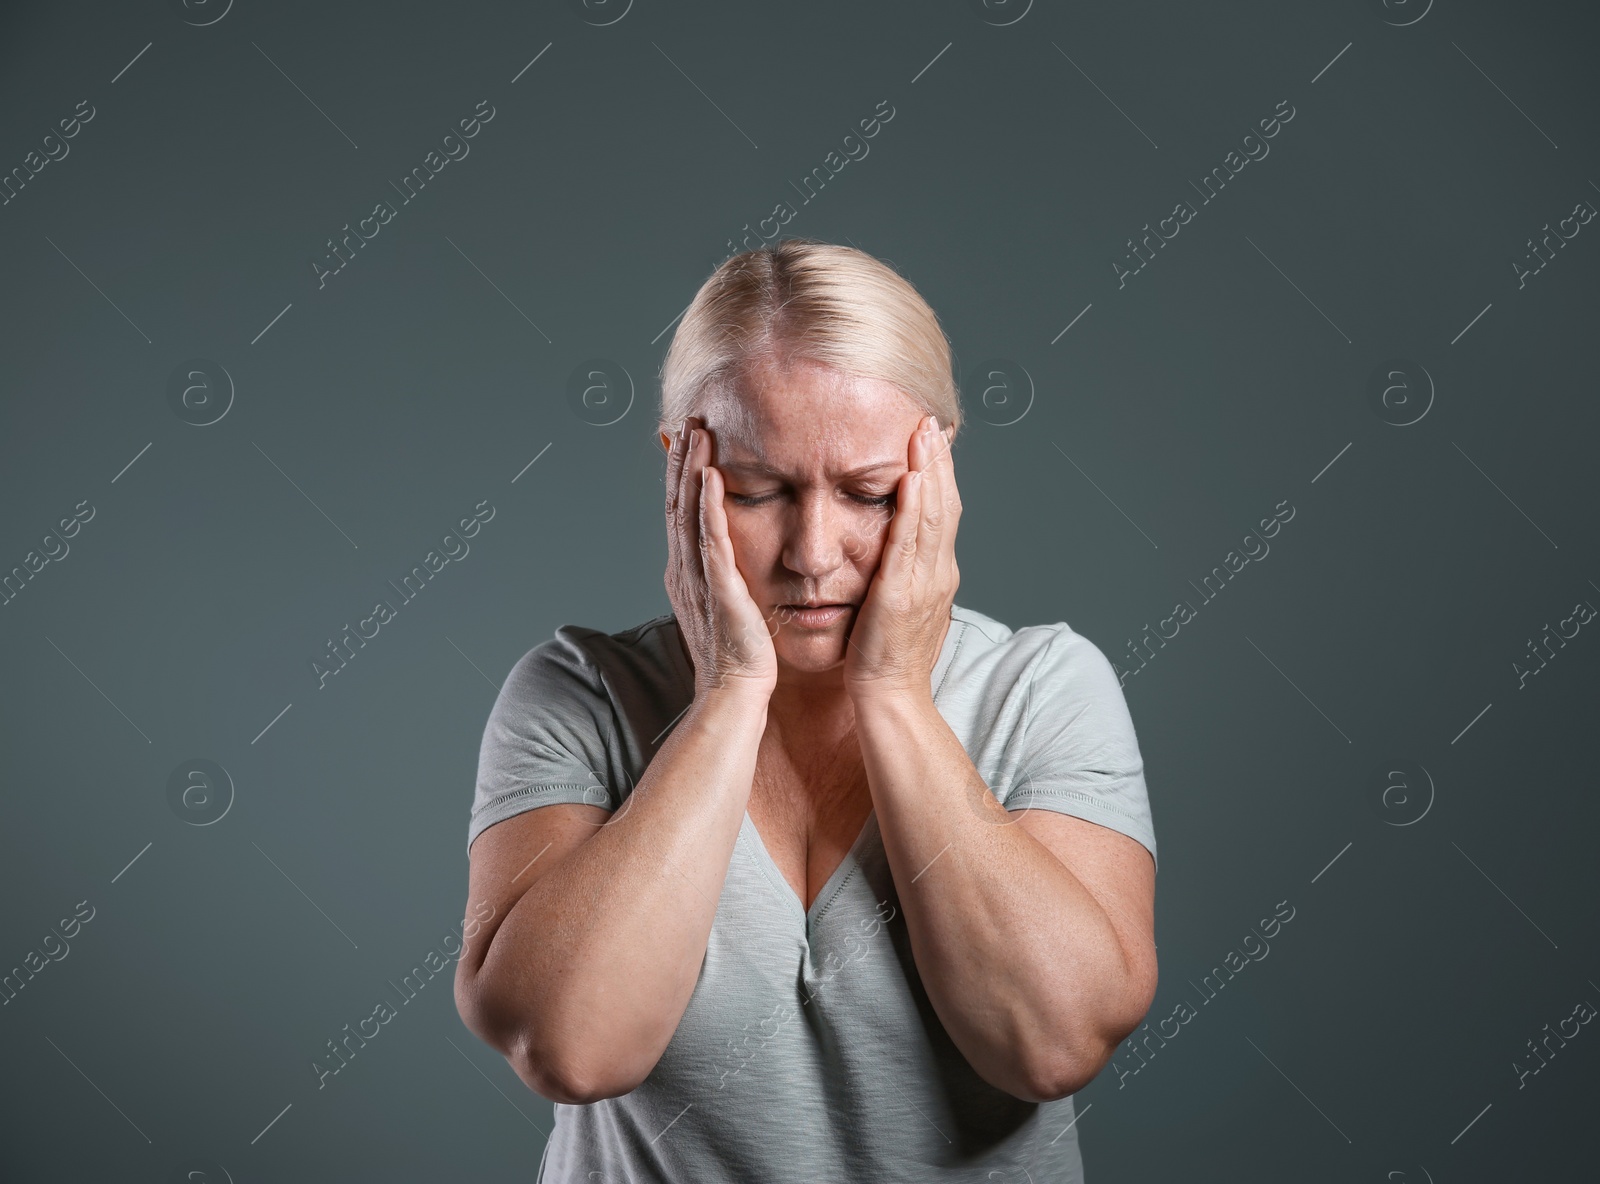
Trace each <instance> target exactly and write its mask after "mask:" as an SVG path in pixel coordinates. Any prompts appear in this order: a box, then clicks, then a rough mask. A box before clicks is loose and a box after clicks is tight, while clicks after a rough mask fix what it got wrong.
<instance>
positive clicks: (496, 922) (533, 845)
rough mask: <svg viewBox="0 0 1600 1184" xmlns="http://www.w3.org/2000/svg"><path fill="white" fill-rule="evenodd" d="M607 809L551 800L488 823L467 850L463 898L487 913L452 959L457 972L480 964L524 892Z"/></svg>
mask: <svg viewBox="0 0 1600 1184" xmlns="http://www.w3.org/2000/svg"><path fill="white" fill-rule="evenodd" d="M610 817H611V811H609V810H603V809H601V808H600V807H599V806H586V805H584V804H582V803H580V802H553V803H551V804H550V805H547V806H540V807H539V808H538V809H533V810H527V811H524V812H523V813H521V814H517V815H515V816H513V817H511V818H507V819H506V820H505V821H504V822H498V823H496V824H495V825H493V826H491V827H488V828H487V829H486V830H484V831H483V833H482V834H480V835H479V836H478V837H477V839H476V840H475V841H474V842H473V844H472V847H471V850H470V851H469V853H468V865H469V866H468V871H467V899H468V900H469V901H470V902H471V908H472V910H473V911H474V912H475V913H478V914H480V915H481V913H482V912H484V911H487V913H488V917H487V919H486V920H483V921H482V923H481V925H480V926H479V928H478V930H477V934H476V936H475V939H474V941H473V943H472V945H471V947H470V948H468V949H463V950H462V953H461V960H460V961H459V962H458V963H457V965H456V977H457V979H458V981H460V980H470V979H472V978H473V977H474V976H475V975H476V974H477V973H478V971H479V970H481V969H482V968H483V963H484V959H485V958H486V957H488V954H489V946H490V944H491V943H492V942H493V940H494V935H495V934H496V933H497V932H498V931H499V929H500V926H501V925H502V924H503V923H504V922H505V919H506V917H507V915H508V914H510V912H511V910H512V909H513V908H514V907H515V906H516V903H517V902H518V901H519V900H521V899H522V897H523V894H524V893H526V892H527V891H528V889H530V888H532V887H533V886H534V885H535V884H536V883H538V882H539V880H540V879H541V878H542V877H543V876H546V875H548V874H549V873H550V871H551V870H552V869H553V868H555V867H556V866H557V865H558V864H560V862H561V861H562V860H563V859H565V858H566V857H567V856H568V855H570V854H571V853H572V852H573V851H575V850H577V848H578V845H579V844H580V843H582V842H583V841H584V840H585V839H589V838H592V837H593V836H594V834H595V833H596V832H597V831H598V830H599V829H600V827H601V826H602V825H604V823H605V821H606V819H607V818H610Z"/></svg>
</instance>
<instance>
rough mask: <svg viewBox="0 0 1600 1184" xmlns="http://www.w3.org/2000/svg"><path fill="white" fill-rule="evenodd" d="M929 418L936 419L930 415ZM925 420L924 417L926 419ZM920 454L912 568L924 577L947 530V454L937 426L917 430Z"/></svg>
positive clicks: (937, 555) (938, 555)
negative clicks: (914, 549) (915, 543)
mask: <svg viewBox="0 0 1600 1184" xmlns="http://www.w3.org/2000/svg"><path fill="white" fill-rule="evenodd" d="M928 421H931V422H934V423H937V421H936V420H934V419H933V417H932V416H929V417H928ZM925 422H926V421H925ZM918 437H919V444H920V445H921V450H922V455H923V462H924V463H923V468H922V480H921V482H920V483H919V484H920V485H921V486H922V491H921V498H920V502H919V507H920V513H919V516H918V521H917V549H916V563H915V571H916V575H917V578H918V579H927V578H929V577H930V576H932V575H933V573H934V571H935V569H936V568H937V566H938V564H939V561H940V558H941V553H942V551H943V548H944V544H945V539H946V536H947V535H948V534H949V531H948V529H947V528H948V526H949V520H950V519H949V515H950V512H949V506H948V504H947V502H946V497H947V492H948V489H949V483H948V482H947V481H946V480H945V477H946V470H947V468H948V464H949V458H948V456H947V455H945V450H944V449H942V448H941V445H943V444H945V443H946V441H945V439H944V434H943V433H942V432H940V431H939V430H938V429H937V427H935V428H934V429H933V430H932V431H927V430H924V431H921V432H919V433H918Z"/></svg>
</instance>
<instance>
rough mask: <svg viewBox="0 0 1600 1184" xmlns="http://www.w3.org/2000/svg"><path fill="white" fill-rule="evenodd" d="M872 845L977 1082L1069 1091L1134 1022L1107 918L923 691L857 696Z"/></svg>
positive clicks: (1029, 1093)
mask: <svg viewBox="0 0 1600 1184" xmlns="http://www.w3.org/2000/svg"><path fill="white" fill-rule="evenodd" d="M856 728H857V734H858V736H859V738H860V743H861V751H862V756H863V758H864V760H865V763H866V770H867V778H868V781H869V783H870V785H871V789H872V799H873V805H874V808H875V810H876V811H877V816H878V822H879V830H880V832H881V833H882V836H883V846H884V850H885V852H886V854H887V856H888V859H889V866H890V870H891V872H892V873H893V876H894V881H895V886H896V889H897V891H898V892H899V895H900V900H901V903H902V905H903V911H904V914H905V919H906V928H907V930H908V932H909V935H910V940H911V949H912V955H913V957H914V958H915V960H916V964H917V970H918V973H919V974H920V976H921V979H922V983H923V986H924V988H925V989H926V991H927V993H928V998H929V1000H930V1001H931V1002H932V1004H933V1006H934V1009H935V1011H936V1012H937V1013H938V1015H939V1018H940V1020H941V1021H942V1022H943V1023H944V1026H945V1030H946V1031H947V1032H949V1034H950V1038H951V1039H952V1040H953V1041H954V1042H955V1044H956V1046H957V1047H958V1048H959V1049H961V1051H962V1053H963V1054H964V1055H965V1056H966V1058H967V1060H968V1061H969V1062H970V1063H971V1064H972V1066H973V1068H974V1069H975V1070H976V1071H977V1072H978V1074H979V1075H980V1076H982V1077H983V1078H984V1079H985V1080H986V1081H988V1082H990V1083H991V1084H993V1085H995V1086H996V1087H998V1088H1001V1089H1004V1090H1006V1091H1007V1092H1008V1093H1011V1094H1013V1095H1015V1096H1017V1097H1022V1098H1026V1099H1028V1100H1031V1101H1043V1100H1046V1099H1047V1098H1048V1097H1050V1096H1059V1094H1061V1093H1065V1092H1073V1091H1074V1090H1075V1089H1076V1088H1078V1087H1079V1086H1081V1085H1082V1084H1084V1083H1086V1082H1087V1081H1088V1080H1089V1079H1091V1078H1092V1077H1093V1075H1094V1073H1096V1072H1097V1071H1098V1070H1099V1069H1100V1067H1101V1066H1103V1065H1104V1063H1105V1061H1106V1059H1107V1058H1108V1057H1109V1055H1110V1053H1111V1051H1112V1050H1113V1049H1114V1048H1115V1045H1116V1042H1117V1041H1118V1040H1120V1039H1121V1038H1122V1036H1123V1035H1125V1034H1126V1031H1127V1030H1128V1028H1129V1027H1131V1026H1133V1025H1134V1024H1136V1023H1137V1017H1136V1016H1132V1015H1131V1014H1130V1008H1131V1007H1133V1006H1134V1003H1133V998H1134V996H1135V995H1136V994H1137V992H1136V991H1135V990H1134V989H1133V982H1132V976H1131V974H1130V967H1129V964H1128V962H1127V959H1126V958H1125V956H1124V954H1123V951H1122V947H1121V944H1120V942H1119V940H1118V937H1117V934H1116V931H1115V929H1114V928H1113V927H1112V925H1111V922H1110V920H1109V919H1108V918H1107V916H1106V914H1105V912H1104V911H1103V910H1102V908H1101V907H1100V904H1099V902H1098V901H1096V899H1095V898H1094V896H1093V895H1092V894H1091V893H1090V892H1089V890H1088V889H1087V888H1086V887H1084V885H1083V883H1082V882H1081V881H1080V880H1079V879H1078V877H1077V876H1075V875H1074V874H1073V873H1072V871H1071V870H1070V869H1068V868H1067V867H1066V866H1065V865H1063V863H1062V862H1061V861H1060V860H1059V859H1057V858H1056V856H1055V855H1054V854H1053V853H1052V852H1051V851H1050V850H1049V849H1048V848H1047V847H1045V846H1044V845H1043V844H1042V843H1040V842H1038V841H1037V840H1036V839H1035V838H1034V837H1033V836H1032V835H1030V834H1029V833H1028V831H1027V830H1025V829H1024V828H1023V827H1022V826H1020V825H1016V820H1015V819H1014V818H1013V817H1011V816H1010V815H1008V814H1007V812H1006V811H1005V809H1004V808H1003V807H1002V806H1001V805H1000V804H999V802H998V801H996V800H995V798H994V796H993V794H991V793H990V792H989V790H988V788H987V787H986V786H985V785H984V784H983V781H982V778H981V777H980V775H979V773H978V771H977V770H976V769H975V768H974V767H973V765H972V762H971V760H970V759H969V758H968V756H967V753H966V751H965V749H964V748H963V747H962V745H961V742H960V740H959V739H958V738H957V737H956V735H955V734H954V733H953V732H952V731H951V730H950V727H949V725H948V724H946V723H945V721H944V719H943V718H942V717H941V716H940V715H939V713H938V711H937V709H936V708H935V707H934V705H933V702H932V699H931V697H917V696H911V695H904V696H897V697H883V698H878V699H871V700H867V701H865V702H860V701H858V702H857V704H856Z"/></svg>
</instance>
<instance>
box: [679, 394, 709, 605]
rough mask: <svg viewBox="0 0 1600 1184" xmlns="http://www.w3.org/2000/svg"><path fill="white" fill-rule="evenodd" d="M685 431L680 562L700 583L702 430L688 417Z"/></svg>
mask: <svg viewBox="0 0 1600 1184" xmlns="http://www.w3.org/2000/svg"><path fill="white" fill-rule="evenodd" d="M686 435H687V442H686V443H685V446H684V458H683V502H682V505H681V507H680V512H679V515H678V520H679V521H680V522H681V523H682V524H683V545H684V550H683V555H684V562H685V563H686V564H687V565H688V566H689V569H690V570H691V571H692V572H693V573H694V579H695V582H696V583H699V584H703V583H704V582H705V578H706V571H705V564H704V562H703V561H702V544H701V523H700V504H701V493H702V483H703V481H704V480H705V478H704V477H703V476H702V474H703V472H704V470H705V462H704V460H703V459H702V458H701V450H702V449H703V448H704V445H705V433H704V432H702V431H701V430H700V429H699V428H698V427H696V426H695V425H694V423H693V422H692V421H691V422H690V425H689V430H688V432H687V433H686Z"/></svg>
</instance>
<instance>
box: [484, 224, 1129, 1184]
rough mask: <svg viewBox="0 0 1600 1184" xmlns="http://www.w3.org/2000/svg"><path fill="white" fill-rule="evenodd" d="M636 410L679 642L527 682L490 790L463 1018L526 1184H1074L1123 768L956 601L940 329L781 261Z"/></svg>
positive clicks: (1040, 672) (1109, 1008) (1101, 707)
mask: <svg viewBox="0 0 1600 1184" xmlns="http://www.w3.org/2000/svg"><path fill="white" fill-rule="evenodd" d="M661 381H662V413H661V418H660V423H659V427H660V430H661V436H660V438H661V443H662V446H663V447H664V448H665V449H666V450H667V453H668V458H667V471H666V529H667V551H668V561H667V572H666V588H667V595H668V598H669V600H670V601H671V605H672V612H671V613H670V614H669V615H665V616H660V617H657V618H655V619H654V620H652V621H647V622H645V623H644V624H642V625H637V626H635V627H633V628H631V629H626V630H623V631H622V632H620V633H603V632H599V631H597V630H594V629H584V628H579V627H575V626H570V625H569V626H564V627H562V628H561V629H559V630H557V631H556V634H555V637H554V638H553V639H552V640H550V641H547V642H545V643H543V644H541V645H538V646H536V647H534V648H533V649H532V650H530V651H529V652H528V653H527V654H526V655H525V656H524V657H523V658H522V659H521V660H520V661H518V662H517V664H516V666H515V667H514V668H513V669H512V671H511V673H510V675H509V676H508V677H507V679H506V682H505V686H504V688H503V689H502V690H501V692H500V695H499V698H498V700H497V701H496V703H495V705H494V709H493V711H492V713H491V715H490V717H489V722H488V726H487V728H486V729H485V732H484V737H483V747H482V751H481V753H480V759H479V769H478V782H477V789H476V794H475V798H474V801H473V806H472V817H471V825H470V828H469V832H468V850H469V852H470V858H471V882H470V888H469V891H470V898H469V904H471V905H472V907H474V908H475V909H476V911H477V915H479V916H482V915H484V914H485V913H488V915H489V916H490V917H491V919H490V920H489V921H488V923H487V924H485V925H483V926H482V927H481V928H479V929H478V930H477V932H476V934H475V936H474V937H473V938H472V940H471V942H470V944H469V945H468V947H467V949H466V951H465V952H463V954H462V956H461V958H460V962H459V965H458V970H457V980H456V999H457V1004H458V1006H459V1008H460V1011H461V1014H462V1017H463V1018H464V1019H465V1021H466V1022H467V1024H468V1025H469V1026H470V1027H471V1028H472V1030H473V1031H474V1032H475V1033H477V1034H478V1035H479V1036H480V1037H481V1038H482V1039H483V1040H484V1041H486V1042H487V1043H489V1044H490V1045H492V1046H493V1047H494V1048H496V1049H498V1050H499V1051H500V1052H502V1053H503V1054H504V1055H505V1056H506V1058H507V1059H508V1060H509V1062H510V1063H511V1065H512V1066H513V1067H514V1068H515V1069H516V1072H517V1074H518V1075H519V1076H520V1077H521V1078H522V1079H523V1081H525V1082H526V1083H527V1084H528V1086H529V1087H530V1088H531V1089H533V1090H535V1091H537V1092H538V1093H539V1094H542V1095H543V1096H544V1097H546V1098H549V1099H551V1100H552V1101H554V1102H556V1103H557V1106H556V1127H555V1133H554V1134H553V1135H552V1137H551V1139H550V1142H549V1145H548V1146H547V1148H546V1151H545V1162H544V1163H543V1164H542V1165H541V1170H540V1176H539V1179H540V1180H541V1181H558V1182H561V1184H569V1182H570V1184H580V1182H581V1184H591V1182H593V1184H601V1182H603V1184H640V1182H644V1181H651V1182H654V1181H674V1182H687V1184H721V1182H724V1181H726V1182H730V1184H731V1182H734V1181H737V1182H739V1184H747V1182H754V1184H788V1182H790V1181H793V1182H795V1184H817V1182H818V1181H827V1182H834V1181H853V1180H863V1181H867V1180H870V1181H874V1182H876V1181H890V1180H906V1181H917V1182H925V1181H933V1180H972V1181H978V1180H984V1181H1001V1180H1004V1181H1026V1180H1030V1179H1031V1180H1033V1181H1038V1182H1043V1181H1046V1180H1048V1181H1052V1182H1053V1184H1061V1182H1066V1181H1076V1180H1081V1179H1082V1166H1081V1164H1082V1161H1081V1158H1080V1155H1079V1150H1078V1144H1077V1139H1078V1134H1077V1127H1076V1126H1075V1121H1076V1119H1075V1115H1074V1111H1073V1105H1072V1098H1071V1095H1072V1094H1073V1093H1074V1092H1075V1091H1077V1090H1078V1089H1080V1088H1082V1087H1083V1086H1084V1085H1086V1084H1087V1083H1088V1082H1089V1081H1091V1080H1092V1079H1093V1078H1094V1077H1095V1075H1096V1074H1097V1073H1099V1072H1100V1070H1101V1069H1102V1068H1103V1067H1104V1066H1105V1065H1106V1063H1107V1062H1108V1060H1109V1059H1110V1057H1111V1054H1112V1052H1113V1050H1114V1049H1115V1048H1116V1046H1117V1044H1118V1043H1119V1042H1120V1041H1121V1040H1122V1039H1123V1037H1125V1036H1126V1035H1127V1034H1128V1033H1129V1032H1131V1031H1132V1030H1133V1029H1134V1028H1135V1027H1137V1026H1138V1024H1139V1022H1140V1021H1141V1020H1142V1018H1143V1016H1144V1014H1145V1011H1146V1010H1147V1008H1148V1007H1149V1005H1150V1002H1151V1000H1152V998H1153V996H1154V993H1155V986H1156V956H1155V946H1154V942H1153V925H1154V920H1153V912H1154V896H1155V870H1156V865H1155V854H1156V844H1155V834H1154V830H1153V829H1152V825H1151V815H1150V807H1149V803H1148V799H1147V796H1146V791H1145V784H1144V768H1143V762H1142V761H1141V759H1140V755H1139V749H1138V744H1137V741H1136V738H1135V735H1134V730H1133V724H1132V722H1131V720H1130V719H1129V716H1128V711H1127V707H1126V704H1125V703H1124V700H1123V697H1122V692H1121V688H1120V686H1119V684H1118V681H1117V679H1116V676H1115V675H1114V673H1113V671H1112V668H1111V665H1110V663H1109V662H1107V661H1106V659H1105V657H1104V655H1103V654H1102V653H1101V652H1100V650H1099V649H1097V648H1096V647H1095V645H1094V644H1093V643H1092V642H1090V641H1088V640H1087V639H1085V638H1083V637H1081V636H1079V635H1078V634H1076V633H1074V632H1073V631H1072V630H1071V629H1070V628H1069V627H1068V626H1067V625H1066V624H1065V623H1057V624H1053V625H1035V626H1029V627H1026V628H1022V629H1018V630H1015V631H1013V630H1011V629H1009V628H1007V627H1006V626H1005V625H1002V624H1001V623H1000V622H998V621H996V620H993V619H992V618H990V617H987V616H985V615H984V614H982V613H980V612H977V611H975V610H972V609H967V608H963V607H961V606H959V605H956V604H955V603H954V597H955V592H956V587H957V583H958V575H957V569H956V560H955V533H956V524H957V522H958V521H959V519H960V514H961V499H960V497H959V495H958V494H957V491H956V482H955V470H954V467H953V464H952V460H951V449H950V446H951V443H952V442H953V441H954V439H955V435H956V431H957V429H958V427H959V422H960V408H959V405H958V402H957V396H956V390H955V386H954V383H953V381H952V377H951V365H950V351H949V345H948V343H947V342H946V340H945V337H944V335H943V333H942V332H941V330H940V328H939V324H938V320H937V318H936V317H935V316H934V314H933V311H932V310H931V309H930V308H929V307H928V306H927V304H926V303H925V302H924V301H923V300H922V298H921V297H920V296H919V295H918V294H917V292H916V291H915V289H913V288H912V287H911V285H910V284H909V283H907V282H906V281H905V280H904V279H903V278H901V277H900V276H899V275H898V274H896V273H895V272H894V271H893V270H891V269H890V268H889V267H887V266H886V265H884V264H883V263H881V262H879V261H878V260H876V259H873V258H872V257H870V256H868V255H866V254H863V253H862V252H860V251H856V250H851V249H849V248H846V247H839V246H832V245H828V244H823V243H816V242H808V241H804V240H789V241H785V242H782V243H780V244H778V245H775V246H771V247H765V248H763V249H761V250H757V251H751V252H747V253H745V254H741V255H736V256H734V257H733V258H731V259H729V260H727V261H726V262H725V263H723V264H722V265H721V266H720V267H719V268H717V270H716V272H715V273H714V274H713V275H712V276H711V277H710V279H708V280H707V281H706V283H705V285H704V286H703V287H702V288H701V289H700V292H699V294H698V295H697V296H696V297H695V299H694V302H693V303H692V304H691V305H690V306H689V309H688V311H687V312H686V313H685V315H684V317H683V321H682V324H681V325H680V326H679V327H678V330H677V333H676V335H675V336H674V338H673V341H672V345H671V348H670V350H669V351H668V354H667V358H666V362H665V365H664V366H663V369H662V375H661ZM485 904H487V906H488V908H487V909H486V908H484V907H483V906H484V905H485ZM491 910H492V911H491Z"/></svg>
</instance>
